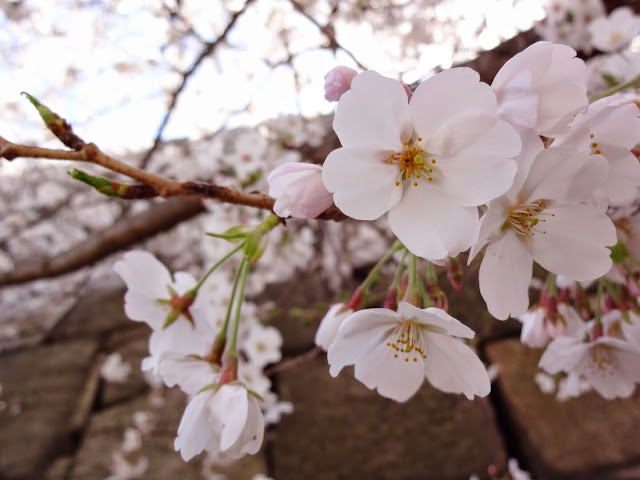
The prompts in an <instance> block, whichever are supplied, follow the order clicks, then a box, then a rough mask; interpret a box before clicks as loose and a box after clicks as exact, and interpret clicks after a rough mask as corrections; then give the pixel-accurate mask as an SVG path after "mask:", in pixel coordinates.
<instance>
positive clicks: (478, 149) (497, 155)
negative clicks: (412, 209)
mask: <svg viewBox="0 0 640 480" xmlns="http://www.w3.org/2000/svg"><path fill="white" fill-rule="evenodd" d="M467 119H468V120H469V121H472V122H473V124H475V126H476V127H475V128H479V127H480V126H484V127H483V128H482V130H483V132H482V134H481V135H480V136H479V137H478V138H476V139H473V141H472V142H471V143H467V144H466V145H464V146H463V148H461V149H459V150H458V151H457V152H455V153H454V154H453V156H452V157H449V158H445V159H443V160H442V161H441V162H439V165H440V173H441V177H440V179H439V181H438V188H439V189H440V190H442V191H443V192H446V194H447V196H448V197H449V198H451V199H453V200H455V202H456V203H457V204H458V205H463V206H477V205H482V204H483V203H487V202H489V201H490V200H492V199H494V198H496V197H498V196H500V195H502V194H503V193H505V192H506V191H507V190H509V188H510V187H511V184H512V183H513V178H514V176H515V174H516V169H517V164H516V162H515V160H512V158H513V157H515V156H516V155H518V153H520V136H519V135H518V133H517V132H516V131H515V130H514V129H513V127H511V126H510V125H508V124H507V123H504V122H502V121H495V120H494V119H493V117H486V116H485V117H470V116H469V117H467ZM492 125H493V126H492ZM467 127H469V126H468V125H465V124H458V125H456V128H455V131H465V130H470V128H467Z"/></svg>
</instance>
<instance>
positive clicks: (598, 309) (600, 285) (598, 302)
mask: <svg viewBox="0 0 640 480" xmlns="http://www.w3.org/2000/svg"><path fill="white" fill-rule="evenodd" d="M606 281H607V280H606V279H605V278H604V277H601V278H600V280H598V293H597V294H596V315H595V318H594V319H595V321H596V324H597V325H602V294H603V293H604V287H605V283H606Z"/></svg>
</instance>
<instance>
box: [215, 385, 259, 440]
mask: <svg viewBox="0 0 640 480" xmlns="http://www.w3.org/2000/svg"><path fill="white" fill-rule="evenodd" d="M248 395H249V394H248V393H247V390H246V389H245V388H244V387H241V386H239V385H231V384H226V385H223V386H222V387H221V388H220V389H219V390H218V391H217V392H216V394H215V395H214V396H213V398H212V399H211V401H210V402H209V405H208V407H209V412H210V415H211V418H212V420H214V419H215V420H214V421H213V423H214V424H215V425H219V427H220V450H221V451H222V452H224V451H225V450H227V449H229V448H230V447H231V446H232V445H233V444H234V443H236V441H237V440H238V438H239V437H240V434H241V433H242V430H243V429H244V426H245V424H246V423H247V415H248V408H249V399H248V398H247V396H248Z"/></svg>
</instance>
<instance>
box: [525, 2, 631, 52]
mask: <svg viewBox="0 0 640 480" xmlns="http://www.w3.org/2000/svg"><path fill="white" fill-rule="evenodd" d="M545 12H546V17H545V19H544V21H543V22H541V23H540V24H538V25H536V32H537V33H538V34H539V35H540V36H541V37H542V38H543V39H545V40H548V41H550V42H556V43H563V44H565V45H569V46H570V47H573V48H575V49H576V50H582V51H583V52H585V53H591V51H592V50H593V49H594V48H595V49H596V50H599V51H601V52H613V51H618V50H621V49H622V48H623V47H625V46H626V45H628V44H629V42H631V40H633V38H634V37H635V36H636V35H638V34H640V17H638V16H637V15H635V14H634V13H633V10H632V9H631V8H629V7H618V8H616V9H615V10H613V11H612V12H611V14H609V15H608V16H607V15H606V11H605V7H604V4H603V2H602V0H569V1H567V0H562V1H558V0H549V1H548V2H547V5H546V7H545Z"/></svg>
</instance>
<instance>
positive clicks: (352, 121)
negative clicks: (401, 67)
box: [333, 71, 413, 151]
mask: <svg viewBox="0 0 640 480" xmlns="http://www.w3.org/2000/svg"><path fill="white" fill-rule="evenodd" d="M333 129H334V130H335V132H336V135H337V136H338V138H339V139H340V143H341V144H342V146H343V147H368V148H378V149H384V148H389V149H393V150H396V151H398V150H402V142H403V141H405V140H409V137H410V136H411V133H412V130H413V127H412V125H411V119H410V117H409V106H408V103H407V94H406V92H405V91H404V88H403V87H402V84H401V83H400V82H398V81H396V80H393V79H391V78H387V77H383V76H382V75H380V74H379V73H376V72H374V71H368V72H363V73H361V74H359V75H357V76H356V77H355V78H354V79H353V80H352V81H351V90H349V91H348V92H346V93H345V94H343V95H342V97H341V98H340V102H339V103H338V108H337V109H336V115H335V118H334V120H333Z"/></svg>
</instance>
